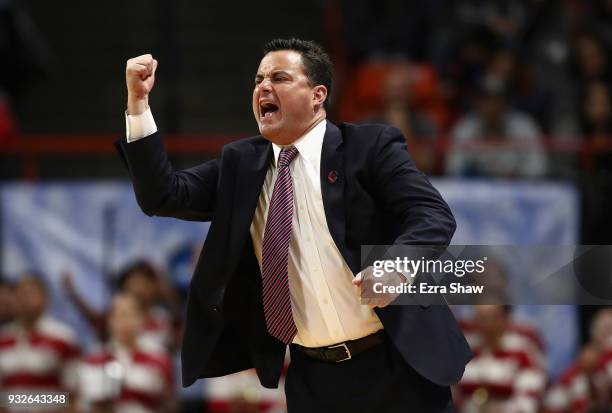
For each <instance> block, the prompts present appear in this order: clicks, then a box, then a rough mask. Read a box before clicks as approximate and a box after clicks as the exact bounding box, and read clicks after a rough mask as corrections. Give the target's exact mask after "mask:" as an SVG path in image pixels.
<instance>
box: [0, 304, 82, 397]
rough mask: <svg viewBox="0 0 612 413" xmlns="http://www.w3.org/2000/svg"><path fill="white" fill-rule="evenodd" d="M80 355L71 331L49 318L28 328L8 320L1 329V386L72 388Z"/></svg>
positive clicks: (22, 388)
mask: <svg viewBox="0 0 612 413" xmlns="http://www.w3.org/2000/svg"><path fill="white" fill-rule="evenodd" d="M79 354H80V350H79V346H78V345H77V340H76V335H75V334H74V332H73V331H72V330H71V329H70V328H69V327H68V326H67V325H65V324H63V323H61V322H59V321H57V320H54V319H53V318H51V317H47V316H43V317H41V318H40V319H39V320H38V321H37V322H36V324H35V326H34V328H33V329H32V330H31V331H26V330H25V329H24V328H23V327H22V326H21V325H20V324H19V323H17V322H11V323H9V324H7V325H6V326H4V327H2V328H1V329H0V387H1V388H2V389H4V390H11V391H27V390H47V391H68V390H71V389H73V388H74V386H75V380H76V370H75V369H76V363H77V361H78V356H79Z"/></svg>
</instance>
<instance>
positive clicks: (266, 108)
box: [259, 102, 278, 119]
mask: <svg viewBox="0 0 612 413" xmlns="http://www.w3.org/2000/svg"><path fill="white" fill-rule="evenodd" d="M276 112H278V106H277V105H275V104H274V103H272V102H263V103H261V104H260V105H259V113H260V114H261V117H262V118H263V119H266V118H270V117H271V116H272V115H273V114H274V113H276Z"/></svg>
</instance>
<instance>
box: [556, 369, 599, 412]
mask: <svg viewBox="0 0 612 413" xmlns="http://www.w3.org/2000/svg"><path fill="white" fill-rule="evenodd" d="M591 396H592V389H591V386H590V384H589V377H588V376H587V374H585V372H584V371H583V370H582V369H581V368H580V366H579V365H578V364H573V365H572V366H570V367H569V368H568V369H567V370H565V372H564V373H563V374H562V375H561V378H560V379H559V381H558V382H557V383H556V384H554V385H553V386H552V387H551V388H550V390H548V392H547V394H546V397H545V399H544V411H545V412H546V413H585V412H586V411H587V409H588V408H589V407H590V403H589V401H590V399H591Z"/></svg>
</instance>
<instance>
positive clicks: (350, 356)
mask: <svg viewBox="0 0 612 413" xmlns="http://www.w3.org/2000/svg"><path fill="white" fill-rule="evenodd" d="M338 347H344V351H346V358H343V359H342V360H337V361H336V363H340V362H342V361H346V360H350V359H352V358H353V356H352V355H351V351H350V350H349V348H348V347H347V345H346V343H341V344H336V345H335V346H329V347H327V348H338Z"/></svg>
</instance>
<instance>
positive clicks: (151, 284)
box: [123, 270, 158, 306]
mask: <svg viewBox="0 0 612 413" xmlns="http://www.w3.org/2000/svg"><path fill="white" fill-rule="evenodd" d="M123 291H124V292H126V293H128V294H131V295H133V296H134V297H136V299H137V300H139V301H140V303H141V304H142V305H145V306H150V305H153V304H155V301H156V300H157V294H158V285H157V282H156V280H155V279H153V278H151V277H150V276H148V275H147V274H145V273H144V272H142V271H140V270H136V271H133V272H132V273H130V274H129V275H128V277H127V278H126V280H125V284H124V285H123Z"/></svg>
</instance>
